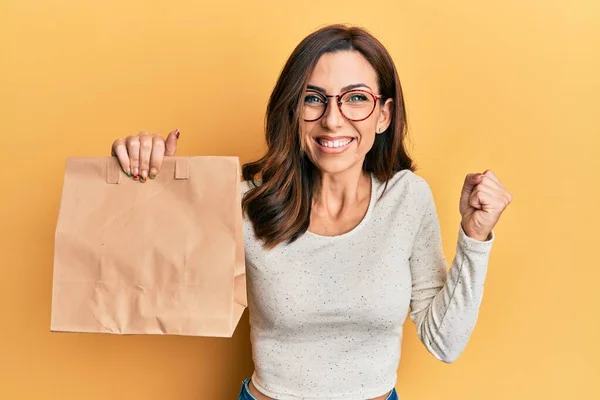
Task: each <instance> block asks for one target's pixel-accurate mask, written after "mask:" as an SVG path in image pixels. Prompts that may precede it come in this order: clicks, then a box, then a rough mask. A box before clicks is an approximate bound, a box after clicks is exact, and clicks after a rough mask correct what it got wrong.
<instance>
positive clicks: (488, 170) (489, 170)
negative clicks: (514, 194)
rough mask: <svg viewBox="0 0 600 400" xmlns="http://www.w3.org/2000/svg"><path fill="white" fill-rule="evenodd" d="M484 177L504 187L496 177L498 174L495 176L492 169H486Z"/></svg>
mask: <svg viewBox="0 0 600 400" xmlns="http://www.w3.org/2000/svg"><path fill="white" fill-rule="evenodd" d="M483 176H484V177H487V178H489V179H491V180H493V181H494V182H496V183H497V184H498V185H500V186H502V183H501V182H500V179H498V177H497V176H496V174H494V172H493V171H492V170H491V169H486V170H485V172H484V173H483Z"/></svg>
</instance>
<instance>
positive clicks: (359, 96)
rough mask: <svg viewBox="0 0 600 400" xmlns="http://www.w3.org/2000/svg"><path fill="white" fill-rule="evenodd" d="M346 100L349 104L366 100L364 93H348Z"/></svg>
mask: <svg viewBox="0 0 600 400" xmlns="http://www.w3.org/2000/svg"><path fill="white" fill-rule="evenodd" d="M347 100H348V101H350V102H362V101H367V100H368V98H367V95H365V94H364V93H350V94H349V95H348V98H347Z"/></svg>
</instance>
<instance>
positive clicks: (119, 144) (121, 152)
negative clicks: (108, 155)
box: [112, 139, 132, 177]
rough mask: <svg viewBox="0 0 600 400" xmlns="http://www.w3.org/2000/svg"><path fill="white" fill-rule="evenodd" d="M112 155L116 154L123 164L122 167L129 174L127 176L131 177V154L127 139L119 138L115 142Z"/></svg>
mask: <svg viewBox="0 0 600 400" xmlns="http://www.w3.org/2000/svg"><path fill="white" fill-rule="evenodd" d="M112 155H113V156H116V157H117V159H118V160H119V164H121V168H122V169H123V172H125V173H126V174H127V176H129V177H131V176H132V175H131V168H130V165H129V154H127V147H126V145H125V140H123V139H117V140H115V141H114V142H113V145H112Z"/></svg>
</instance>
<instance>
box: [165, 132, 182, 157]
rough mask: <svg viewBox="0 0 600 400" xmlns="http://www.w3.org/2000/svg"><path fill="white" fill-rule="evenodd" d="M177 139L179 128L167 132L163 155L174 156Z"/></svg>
mask: <svg viewBox="0 0 600 400" xmlns="http://www.w3.org/2000/svg"><path fill="white" fill-rule="evenodd" d="M178 140H179V129H175V130H174V131H173V132H171V133H169V136H167V140H166V141H165V147H166V148H165V156H174V155H175V152H176V151H177V141H178Z"/></svg>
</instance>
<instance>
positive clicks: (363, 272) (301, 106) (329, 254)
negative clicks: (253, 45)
mask: <svg viewBox="0 0 600 400" xmlns="http://www.w3.org/2000/svg"><path fill="white" fill-rule="evenodd" d="M405 134H406V118H405V109H404V102H403V97H402V90H401V87H400V81H399V79H398V75H397V73H396V69H395V67H394V63H393V61H392V59H391V57H390V55H389V54H388V52H387V51H386V50H385V48H384V47H383V46H382V45H381V43H380V42H379V41H377V40H376V39H375V38H374V37H373V36H371V35H370V34H369V33H367V32H366V31H364V30H362V29H359V28H354V27H352V28H348V27H345V26H340V25H335V26H329V27H325V28H323V29H320V30H318V31H316V32H314V33H313V34H311V35H309V36H308V37H307V38H305V39H304V40H303V41H302V42H301V43H300V44H299V45H298V47H297V48H296V49H295V50H294V52H293V54H292V55H291V56H290V58H289V60H288V61H287V63H286V65H285V67H284V69H283V70H282V72H281V75H280V77H279V79H278V81H277V84H276V86H275V88H274V90H273V93H272V94H271V97H270V100H269V104H268V108H267V115H266V139H267V145H268V150H267V153H266V154H265V156H264V157H263V158H261V159H260V160H258V161H256V162H253V163H250V164H246V165H244V167H243V176H244V180H245V182H244V184H243V187H244V189H243V190H244V193H245V194H244V198H243V209H244V212H245V221H246V223H245V252H246V266H247V282H248V291H249V299H248V301H249V304H248V305H249V312H250V322H251V332H252V334H251V339H252V347H253V359H254V364H255V367H256V369H255V372H254V374H253V375H252V377H251V379H250V378H249V379H247V380H245V381H244V382H243V384H242V388H241V393H240V397H239V399H261V400H262V399H285V400H287V399H290V400H291V399H340V400H341V399H344V400H365V399H376V400H384V399H397V394H396V391H395V389H394V386H395V384H396V371H397V369H398V363H399V359H400V342H401V337H402V327H403V323H404V320H405V318H406V316H407V315H409V316H410V318H411V320H412V321H414V323H415V324H416V326H417V332H418V336H419V339H420V340H421V342H422V343H423V344H424V345H425V347H426V348H427V350H428V351H429V352H431V354H433V355H434V356H435V357H437V358H438V359H440V360H442V361H444V362H452V361H454V360H455V359H456V358H457V357H458V356H459V354H460V353H461V352H462V350H463V349H464V347H465V346H466V344H467V341H468V339H469V336H470V335H471V332H472V330H473V327H474V325H475V321H476V319H477V315H478V310H479V305H480V302H481V298H482V292H483V284H484V278H485V274H486V269H487V263H488V258H489V254H490V250H491V246H492V243H493V240H494V234H493V233H492V229H493V227H494V225H495V224H496V223H497V221H498V219H499V217H500V214H501V213H502V211H503V210H504V209H505V207H506V206H507V205H508V204H509V203H510V202H511V201H512V196H511V194H510V193H509V192H508V191H507V190H506V189H505V188H504V187H503V186H502V184H501V183H500V181H499V180H498V178H497V177H496V176H495V175H494V174H493V173H492V172H491V171H489V170H488V171H485V172H484V173H483V174H475V173H473V174H468V175H467V176H466V178H465V182H464V186H463V189H462V193H461V197H460V213H461V215H462V220H461V224H460V227H457V228H459V229H458V231H459V237H458V243H457V246H456V257H455V258H454V260H453V263H452V265H451V267H450V269H449V270H448V265H447V263H446V260H445V259H444V255H443V251H442V241H441V237H440V226H439V221H438V218H437V214H436V207H435V204H434V199H433V195H432V192H431V190H430V187H429V185H428V184H427V183H426V181H425V180H424V179H423V178H421V177H419V176H418V175H416V174H415V173H414V170H415V167H414V165H413V161H412V160H411V158H410V157H409V156H408V154H407V152H406V150H405V147H404V141H405ZM178 139H179V131H175V132H171V133H170V134H169V135H168V137H167V138H166V140H164V139H163V138H162V137H160V136H159V135H149V134H146V133H141V134H139V135H137V136H130V137H128V138H127V139H125V140H122V139H118V140H116V141H115V142H114V143H113V154H114V155H116V156H117V157H118V159H119V161H120V163H121V166H122V167H123V169H124V171H125V172H126V173H128V174H129V175H130V176H132V177H133V179H139V180H140V181H141V182H146V179H147V178H148V177H150V178H154V177H155V176H156V174H157V173H158V172H159V171H160V167H161V163H162V160H163V156H165V155H167V156H171V155H174V154H175V149H176V147H177V140H178ZM409 307H410V313H408V308H409Z"/></svg>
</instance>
